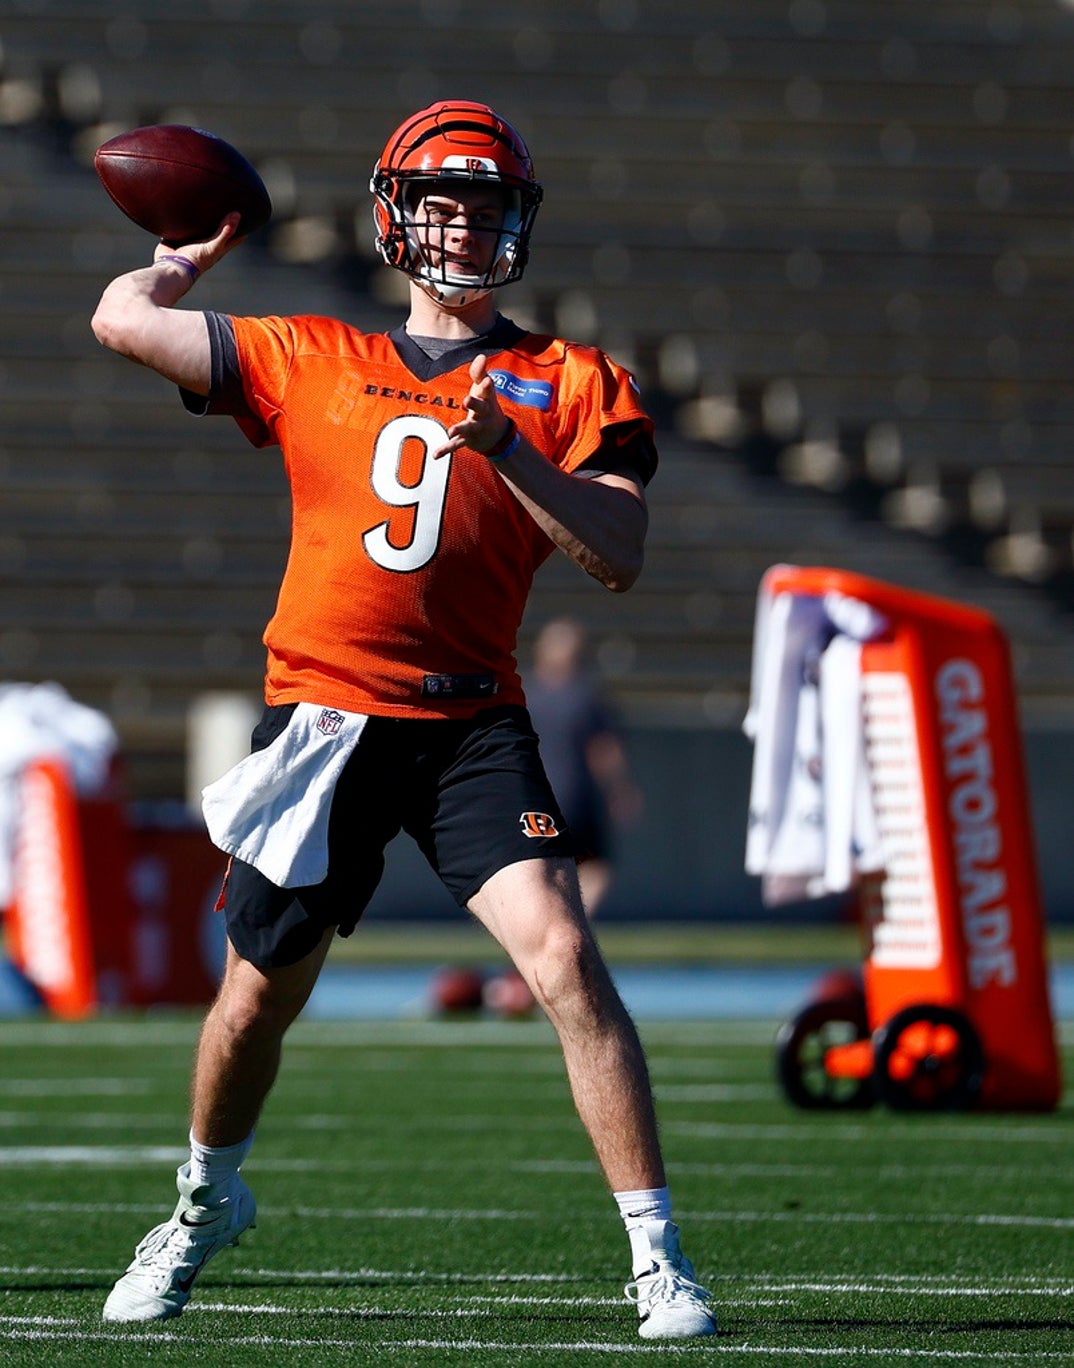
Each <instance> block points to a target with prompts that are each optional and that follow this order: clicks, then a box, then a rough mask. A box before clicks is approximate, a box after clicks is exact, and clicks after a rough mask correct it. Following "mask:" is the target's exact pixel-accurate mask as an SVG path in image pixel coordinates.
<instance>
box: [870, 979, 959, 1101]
mask: <svg viewBox="0 0 1074 1368" xmlns="http://www.w3.org/2000/svg"><path fill="white" fill-rule="evenodd" d="M873 1060H874V1066H873V1067H874V1074H873V1077H874V1084H875V1088H876V1094H877V1096H878V1097H879V1098H880V1100H881V1102H885V1103H886V1104H887V1105H888V1106H889V1107H891V1108H893V1109H894V1110H895V1111H963V1110H965V1109H966V1108H967V1107H972V1106H973V1104H974V1102H976V1100H977V1098H978V1096H979V1095H980V1091H981V1084H982V1083H983V1081H984V1073H985V1055H984V1049H983V1048H982V1046H981V1041H980V1037H979V1036H978V1034H977V1032H976V1030H975V1029H974V1027H973V1025H972V1023H971V1022H970V1021H969V1019H968V1018H967V1017H965V1016H964V1015H963V1014H962V1013H961V1012H958V1011H956V1010H955V1009H954V1008H951V1007H931V1006H927V1005H922V1006H916V1007H904V1008H902V1010H901V1011H898V1012H896V1013H895V1015H894V1016H892V1017H890V1018H889V1019H888V1020H887V1021H885V1022H884V1024H883V1025H882V1026H879V1027H877V1029H876V1031H875V1032H874V1034H873Z"/></svg>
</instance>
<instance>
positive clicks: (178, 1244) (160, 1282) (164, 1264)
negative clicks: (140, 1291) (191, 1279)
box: [127, 1221, 201, 1291]
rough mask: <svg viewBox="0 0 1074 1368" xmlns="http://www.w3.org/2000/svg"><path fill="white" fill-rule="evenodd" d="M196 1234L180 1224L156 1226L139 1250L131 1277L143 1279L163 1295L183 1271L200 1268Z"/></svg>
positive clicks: (136, 1252)
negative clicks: (163, 1289) (165, 1289)
mask: <svg viewBox="0 0 1074 1368" xmlns="http://www.w3.org/2000/svg"><path fill="white" fill-rule="evenodd" d="M194 1235H195V1232H194V1231H192V1230H187V1229H185V1228H184V1227H183V1226H181V1225H179V1224H178V1223H177V1222H176V1221H165V1222H164V1224H163V1225H159V1226H155V1227H154V1228H153V1229H152V1230H151V1231H150V1232H149V1234H148V1235H146V1236H145V1237H144V1238H143V1239H142V1241H141V1242H140V1243H139V1244H138V1245H137V1246H136V1248H135V1251H134V1259H133V1260H132V1262H131V1265H130V1268H129V1269H128V1270H127V1271H128V1272H129V1273H135V1274H138V1275H140V1278H141V1280H142V1281H145V1282H146V1283H148V1284H150V1285H151V1286H152V1287H153V1288H154V1289H155V1290H157V1291H159V1290H161V1289H162V1288H165V1287H167V1286H168V1284H169V1283H170V1282H171V1280H172V1278H174V1276H175V1274H176V1273H178V1272H179V1271H180V1270H181V1269H183V1268H193V1267H196V1266H197V1265H198V1264H199V1263H200V1262H201V1260H200V1259H199V1257H198V1255H199V1252H200V1251H199V1249H198V1243H199V1242H198V1241H197V1240H196V1239H195V1238H192V1237H193V1236H194Z"/></svg>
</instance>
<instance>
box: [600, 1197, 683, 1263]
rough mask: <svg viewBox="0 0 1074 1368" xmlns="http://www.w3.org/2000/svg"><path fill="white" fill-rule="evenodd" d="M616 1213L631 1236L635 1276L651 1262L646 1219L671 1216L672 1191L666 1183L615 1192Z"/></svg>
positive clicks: (665, 1219)
mask: <svg viewBox="0 0 1074 1368" xmlns="http://www.w3.org/2000/svg"><path fill="white" fill-rule="evenodd" d="M612 1196H613V1197H614V1198H615V1201H616V1204H617V1206H618V1207H619V1214H620V1216H622V1218H623V1224H624V1225H625V1226H626V1232H627V1238H628V1239H629V1240H630V1261H631V1268H632V1270H633V1273H634V1276H635V1277H637V1276H638V1275H639V1274H640V1273H644V1272H645V1271H646V1270H647V1269H648V1268H650V1267H651V1266H652V1263H653V1258H652V1253H651V1251H650V1249H649V1236H648V1234H647V1233H646V1229H645V1223H646V1221H670V1220H671V1194H670V1192H669V1191H668V1189H667V1188H666V1187H662V1188H639V1189H637V1190H636V1191H632V1192H614V1193H612Z"/></svg>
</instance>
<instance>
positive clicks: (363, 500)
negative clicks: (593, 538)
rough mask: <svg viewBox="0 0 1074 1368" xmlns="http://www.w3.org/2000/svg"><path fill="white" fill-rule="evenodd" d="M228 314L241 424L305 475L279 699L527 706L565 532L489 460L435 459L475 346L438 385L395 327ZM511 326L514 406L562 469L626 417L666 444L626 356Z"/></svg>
mask: <svg viewBox="0 0 1074 1368" xmlns="http://www.w3.org/2000/svg"><path fill="white" fill-rule="evenodd" d="M230 322H231V325H232V327H233V329H234V335H235V343H236V348H237V353H238V369H239V373H240V375H241V378H242V384H243V389H244V392H245V400H246V404H247V406H248V408H249V411H250V416H247V417H240V418H239V421H240V424H241V426H242V427H243V430H244V431H245V432H246V434H247V436H248V437H249V438H250V439H251V441H253V442H254V444H255V445H258V446H266V445H270V444H273V443H278V444H279V446H280V447H281V448H282V450H283V455H284V461H285V463H286V468H287V473H288V476H289V478H290V483H291V494H292V527H291V549H290V555H289V558H288V562H287V568H286V570H285V572H284V577H283V582H282V585H281V588H280V594H279V600H278V603H277V606H276V612H275V614H274V616H273V617H272V619H271V621H270V622H269V624H268V627H267V628H266V631H265V637H264V640H265V645H266V646H267V647H268V670H267V676H266V699H267V701H268V702H269V703H272V704H279V703H290V702H312V703H322V704H325V705H327V706H332V707H338V708H342V709H346V710H348V711H353V712H360V713H370V714H374V715H386V716H397V717H458V716H465V715H469V714H472V713H474V712H475V711H477V710H478V709H479V708H480V707H483V706H487V705H491V704H502V703H521V702H522V701H523V693H522V686H521V682H520V680H519V676H518V670H517V667H516V663H515V659H514V651H515V642H516V636H517V632H518V627H519V624H520V622H521V620H522V614H523V611H524V609H525V606H526V600H527V597H528V594H529V590H530V586H531V582H532V579H533V576H534V573H535V571H536V570H537V568H538V566H539V565H540V564H541V563H542V561H544V560H545V559H546V557H547V556H548V555H549V553H550V552H551V550H552V549H553V544H552V542H551V541H550V540H549V538H548V537H547V536H546V535H545V533H544V532H542V531H541V530H540V528H539V527H538V526H537V524H536V523H535V522H534V521H533V519H532V518H531V517H530V515H529V514H528V513H527V512H526V511H525V509H524V508H523V507H522V505H521V504H520V503H519V502H518V500H517V499H516V498H515V497H514V495H513V494H512V493H511V491H510V489H509V488H508V487H507V486H506V485H505V484H504V482H503V480H502V479H501V477H500V476H499V475H498V474H497V472H496V469H495V466H493V465H492V464H491V463H490V462H489V461H488V460H486V459H485V457H484V456H481V455H480V454H478V453H477V452H475V451H471V450H469V449H468V448H463V449H462V450H459V451H456V452H454V453H451V454H449V455H446V456H434V454H433V453H434V452H435V451H436V450H437V449H438V447H440V446H441V445H443V443H444V442H445V441H446V440H447V429H448V428H449V427H450V426H451V425H452V424H453V423H455V422H457V421H458V420H459V419H460V418H461V417H462V416H463V414H464V409H463V401H464V399H465V397H466V395H467V393H468V392H469V388H470V377H469V357H468V358H467V359H466V360H464V361H462V362H460V363H459V365H458V366H457V367H456V368H455V369H453V370H450V371H448V372H447V373H445V374H439V375H436V376H435V378H430V379H426V380H422V379H418V378H417V376H416V373H415V370H413V369H411V368H410V367H408V366H407V365H406V364H405V363H404V361H403V359H402V357H401V355H400V352H399V350H398V349H397V348H396V345H395V344H394V342H393V341H392V340H391V338H390V337H389V336H387V335H384V334H364V333H360V332H358V331H356V330H355V329H354V328H351V327H349V326H347V325H346V324H344V323H341V322H338V321H336V320H334V319H330V318H318V317H299V318H261V319H255V318H233V319H231V320H230ZM507 328H508V337H509V343H508V345H507V346H505V347H503V348H502V349H494V348H493V347H491V346H490V347H489V371H490V373H491V374H492V376H493V379H494V381H495V383H496V386H497V391H498V395H499V401H500V404H501V407H502V408H503V411H504V412H505V413H506V414H509V415H510V416H511V417H512V418H513V419H514V420H515V422H516V423H517V425H518V427H519V429H520V430H521V432H522V433H523V435H524V436H525V437H526V438H527V439H528V440H529V441H530V442H531V443H532V444H533V445H534V446H535V447H536V448H537V450H538V451H540V452H543V453H544V454H545V456H546V457H547V458H548V459H549V460H550V461H552V462H553V463H554V464H555V465H557V466H559V467H560V468H561V469H562V470H564V471H573V470H575V469H577V467H578V466H579V465H580V464H581V463H582V462H584V461H585V460H586V459H587V458H589V457H591V456H592V455H593V454H594V453H595V452H596V451H597V448H598V447H599V446H600V443H601V433H602V430H603V429H605V428H607V427H609V426H612V425H620V424H626V425H628V426H627V427H626V428H623V429H622V430H623V431H628V430H630V429H633V430H635V431H638V430H639V429H640V430H642V431H643V432H644V434H645V440H646V442H651V435H652V423H651V421H650V420H649V419H648V417H647V416H646V414H645V413H644V411H643V410H642V408H641V406H640V403H639V399H638V395H637V392H636V388H635V386H634V383H633V381H632V380H631V377H630V376H629V375H628V374H627V372H626V371H624V370H623V369H622V368H621V367H619V366H617V365H615V364H614V363H613V362H612V361H610V360H609V358H608V357H606V356H605V355H604V354H603V353H602V352H600V351H598V350H596V349H594V348H591V347H582V346H576V345H573V344H570V343H565V342H562V341H559V340H556V339H554V338H551V337H542V336H536V335H533V334H529V333H524V332H522V331H521V330H519V329H516V328H514V327H513V325H510V324H508V325H507ZM410 345H411V346H412V345H413V344H410ZM418 369H419V370H420V369H421V368H420V367H419V368H418ZM432 369H433V370H435V369H436V368H435V366H434V367H433V368H432ZM236 416H238V415H236ZM429 676H485V677H486V679H485V685H484V687H483V688H482V691H481V693H480V696H479V697H468V698H465V699H464V698H460V699H457V700H455V701H452V700H450V699H448V698H438V697H436V696H435V694H433V695H430V692H429V685H428V682H427V677H429ZM488 676H492V680H494V691H493V687H492V681H491V680H489V679H488V678H487V677H488Z"/></svg>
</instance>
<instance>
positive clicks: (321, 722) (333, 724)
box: [317, 708, 343, 736]
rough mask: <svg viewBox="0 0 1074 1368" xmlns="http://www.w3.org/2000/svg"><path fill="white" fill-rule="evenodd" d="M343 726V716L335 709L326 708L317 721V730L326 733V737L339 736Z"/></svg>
mask: <svg viewBox="0 0 1074 1368" xmlns="http://www.w3.org/2000/svg"><path fill="white" fill-rule="evenodd" d="M342 726H343V714H342V713H341V712H336V711H335V709H334V708H325V709H323V711H322V712H321V715H320V717H318V719H317V730H318V731H319V732H324V734H325V736H338V735H339V729H340V727H342Z"/></svg>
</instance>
